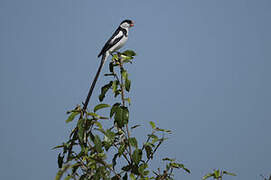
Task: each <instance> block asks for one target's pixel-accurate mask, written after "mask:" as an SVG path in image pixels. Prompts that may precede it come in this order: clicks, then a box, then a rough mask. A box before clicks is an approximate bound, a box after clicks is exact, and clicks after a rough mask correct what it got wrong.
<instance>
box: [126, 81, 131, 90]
mask: <svg viewBox="0 0 271 180" xmlns="http://www.w3.org/2000/svg"><path fill="white" fill-rule="evenodd" d="M130 88H131V81H130V80H129V79H128V78H126V79H125V90H126V91H127V92H129V91H130Z"/></svg>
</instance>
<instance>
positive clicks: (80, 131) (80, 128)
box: [77, 119, 85, 142]
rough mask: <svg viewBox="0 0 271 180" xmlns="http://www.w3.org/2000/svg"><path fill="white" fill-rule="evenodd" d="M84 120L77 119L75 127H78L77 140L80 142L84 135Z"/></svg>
mask: <svg viewBox="0 0 271 180" xmlns="http://www.w3.org/2000/svg"><path fill="white" fill-rule="evenodd" d="M84 122H85V121H84V119H79V120H78V122H77V127H78V138H79V140H80V142H83V140H84V133H85V128H84V124H85V123H84Z"/></svg>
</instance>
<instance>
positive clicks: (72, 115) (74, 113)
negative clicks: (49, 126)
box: [66, 111, 79, 123]
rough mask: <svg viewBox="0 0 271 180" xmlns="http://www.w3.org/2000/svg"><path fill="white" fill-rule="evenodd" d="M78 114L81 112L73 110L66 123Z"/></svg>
mask: <svg viewBox="0 0 271 180" xmlns="http://www.w3.org/2000/svg"><path fill="white" fill-rule="evenodd" d="M78 114H79V112H77V111H76V112H72V113H71V115H70V116H69V117H68V119H67V120H66V123H69V122H71V121H72V120H73V119H74V118H75V116H77V115H78Z"/></svg>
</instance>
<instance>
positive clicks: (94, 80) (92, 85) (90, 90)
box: [83, 53, 108, 111]
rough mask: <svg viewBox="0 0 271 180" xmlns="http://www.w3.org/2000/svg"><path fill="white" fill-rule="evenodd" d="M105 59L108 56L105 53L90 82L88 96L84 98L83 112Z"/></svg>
mask: <svg viewBox="0 0 271 180" xmlns="http://www.w3.org/2000/svg"><path fill="white" fill-rule="evenodd" d="M107 57H108V54H107V53H105V54H103V56H102V60H101V63H100V66H99V69H98V71H97V73H96V75H95V77H94V79H93V82H92V84H91V87H90V89H89V92H88V96H87V98H86V100H85V103H84V107H83V110H84V111H85V110H86V109H87V106H88V103H89V100H90V97H91V95H92V92H93V90H94V87H95V84H96V82H97V80H98V77H99V75H100V73H101V70H102V67H103V65H104V63H105V61H106V59H107Z"/></svg>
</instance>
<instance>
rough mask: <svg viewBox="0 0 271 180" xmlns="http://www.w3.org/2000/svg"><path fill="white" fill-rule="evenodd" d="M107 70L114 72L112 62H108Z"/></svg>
mask: <svg viewBox="0 0 271 180" xmlns="http://www.w3.org/2000/svg"><path fill="white" fill-rule="evenodd" d="M109 71H110V72H111V73H113V72H114V64H113V62H110V63H109Z"/></svg>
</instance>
